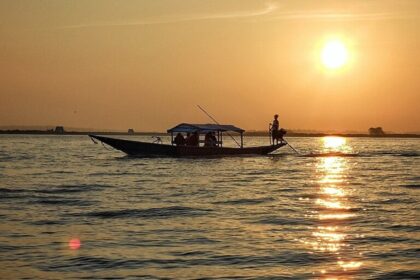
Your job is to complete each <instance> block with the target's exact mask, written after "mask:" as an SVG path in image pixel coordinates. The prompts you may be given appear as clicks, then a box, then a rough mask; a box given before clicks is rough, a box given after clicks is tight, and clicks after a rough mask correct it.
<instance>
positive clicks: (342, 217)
mask: <svg viewBox="0 0 420 280" xmlns="http://www.w3.org/2000/svg"><path fill="white" fill-rule="evenodd" d="M354 216H356V214H351V213H341V214H339V213H336V214H320V215H319V219H320V220H345V219H348V218H351V217H354Z"/></svg>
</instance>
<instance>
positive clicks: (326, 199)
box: [307, 137, 363, 279]
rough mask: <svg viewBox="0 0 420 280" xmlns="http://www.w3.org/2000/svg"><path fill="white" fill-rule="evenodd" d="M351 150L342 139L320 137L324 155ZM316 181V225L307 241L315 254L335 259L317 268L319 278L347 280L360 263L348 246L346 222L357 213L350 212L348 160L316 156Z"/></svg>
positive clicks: (348, 229)
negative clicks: (310, 238) (350, 272)
mask: <svg viewBox="0 0 420 280" xmlns="http://www.w3.org/2000/svg"><path fill="white" fill-rule="evenodd" d="M351 151H352V149H351V147H350V146H349V145H347V141H346V139H345V138H342V137H324V138H322V152H323V153H331V152H335V153H348V152H351ZM315 167H316V173H317V181H316V183H317V184H316V185H317V186H318V187H319V189H318V191H317V198H316V199H315V209H316V210H315V212H316V215H315V217H317V219H318V226H316V227H314V229H313V232H312V240H311V241H310V242H307V244H309V245H310V246H311V250H312V251H314V252H321V253H323V254H327V255H328V256H331V255H332V256H334V259H336V260H335V261H334V263H333V264H330V265H328V266H325V267H320V269H319V271H317V272H316V273H319V274H320V275H319V276H320V277H321V278H323V279H346V276H348V272H349V271H354V270H357V269H359V268H360V267H361V266H362V265H363V263H362V262H361V261H359V260H357V259H353V257H354V253H353V252H352V251H353V248H351V246H350V245H349V242H348V239H350V238H351V237H352V236H351V234H350V232H351V231H350V229H351V228H350V226H349V221H351V219H354V218H355V217H356V216H357V214H356V213H354V212H353V211H352V202H351V201H349V194H350V193H349V190H348V189H347V188H346V187H347V186H348V178H347V176H348V172H349V165H348V158H346V157H339V156H332V157H319V158H318V162H317V163H316V166H315Z"/></svg>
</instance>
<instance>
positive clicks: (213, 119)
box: [197, 105, 241, 147]
mask: <svg viewBox="0 0 420 280" xmlns="http://www.w3.org/2000/svg"><path fill="white" fill-rule="evenodd" d="M197 107H198V108H200V110H201V111H203V113H204V114H206V115H207V117H209V118H210V119H211V120H212V121H214V122H215V123H216V124H217V125H220V123H219V122H218V121H216V119H215V118H213V117H212V116H211V115H210V114H209V113H207V112H206V110H204V109H203V108H201V106H200V105H197ZM226 134H227V135H229V136H230V138H232V139H233V141H235V143H236V145H238V146H239V147H241V145H240V144H239V143H238V141H236V139H235V138H234V137H233V136H232V135H230V134H229V132H227V131H226Z"/></svg>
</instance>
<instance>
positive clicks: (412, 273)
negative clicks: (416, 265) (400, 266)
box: [371, 270, 420, 279]
mask: <svg viewBox="0 0 420 280" xmlns="http://www.w3.org/2000/svg"><path fill="white" fill-rule="evenodd" d="M371 279H420V270H397V271H391V272H386V273H381V274H380V275H378V277H376V278H371Z"/></svg>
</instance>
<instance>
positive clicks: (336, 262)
mask: <svg viewBox="0 0 420 280" xmlns="http://www.w3.org/2000/svg"><path fill="white" fill-rule="evenodd" d="M132 138H135V139H144V140H147V141H150V140H151V139H150V137H132ZM165 140H166V141H167V139H165ZM266 142H268V139H267V138H258V137H255V138H250V139H249V138H248V139H247V142H246V144H251V145H252V144H254V145H256V144H266ZM289 142H290V143H291V144H292V145H293V146H294V147H295V148H296V149H298V150H299V151H300V152H301V153H302V154H303V155H297V154H295V153H294V152H293V151H292V150H291V149H290V148H288V147H283V148H282V149H280V150H279V152H278V154H276V155H273V156H267V157H234V158H207V159H191V158H186V159H174V158H144V159H135V158H130V157H126V156H124V155H123V154H121V153H120V152H117V151H108V150H106V149H104V147H102V146H101V145H94V144H93V143H92V142H91V141H90V139H89V138H88V137H86V136H21V135H20V136H10V135H9V136H8V135H2V136H0V218H1V224H0V229H1V230H0V264H1V270H0V278H2V279H25V278H26V279H34V278H38V279H40V278H42V279H234V278H237V279H270V278H272V279H419V278H420V263H419V255H420V245H419V244H420V234H419V233H420V222H419V202H420V140H419V139H369V138H348V139H344V138H289ZM79 242H80V244H79ZM79 245H80V247H79Z"/></svg>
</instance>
